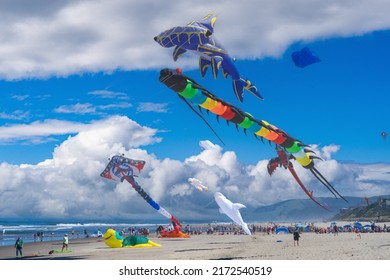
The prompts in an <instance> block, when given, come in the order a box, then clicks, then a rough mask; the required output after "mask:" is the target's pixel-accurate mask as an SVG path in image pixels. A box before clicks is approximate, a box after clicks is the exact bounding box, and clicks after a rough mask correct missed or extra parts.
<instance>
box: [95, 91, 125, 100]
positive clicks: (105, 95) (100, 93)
mask: <svg viewBox="0 0 390 280" xmlns="http://www.w3.org/2000/svg"><path fill="white" fill-rule="evenodd" d="M88 94H90V95H95V96H99V97H101V98H115V99H129V96H128V95H127V94H126V93H124V92H116V91H110V90H95V91H91V92H88Z"/></svg>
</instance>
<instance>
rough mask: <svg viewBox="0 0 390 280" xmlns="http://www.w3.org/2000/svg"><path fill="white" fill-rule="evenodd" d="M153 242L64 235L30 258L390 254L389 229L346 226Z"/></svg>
mask: <svg viewBox="0 0 390 280" xmlns="http://www.w3.org/2000/svg"><path fill="white" fill-rule="evenodd" d="M149 239H151V240H152V241H154V242H156V243H159V244H161V245H162V246H161V247H154V248H115V249H114V248H110V247H108V246H107V245H106V244H105V243H104V240H103V238H86V239H74V240H72V239H70V241H69V248H68V250H70V252H63V253H61V252H54V253H53V254H49V251H51V250H61V247H62V242H61V241H47V242H35V243H27V244H25V245H24V248H23V254H24V257H23V259H25V260H390V233H389V232H381V233H362V234H361V238H360V237H359V236H358V235H357V234H356V233H347V232H342V233H339V234H338V235H337V236H335V235H334V234H332V233H325V234H316V233H312V232H308V233H306V232H304V233H302V234H301V239H300V241H299V246H294V241H293V236H292V234H265V233H255V235H254V236H253V237H251V236H248V235H233V234H224V235H220V234H212V235H207V234H201V235H192V236H191V238H188V239H178V238H174V239H173V238H172V239H161V238H157V237H155V236H149ZM14 259H15V248H14V247H13V246H4V247H0V260H14Z"/></svg>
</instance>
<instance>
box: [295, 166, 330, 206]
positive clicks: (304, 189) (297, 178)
mask: <svg viewBox="0 0 390 280" xmlns="http://www.w3.org/2000/svg"><path fill="white" fill-rule="evenodd" d="M288 170H289V171H290V173H291V174H292V175H293V177H294V179H295V180H296V181H297V182H298V184H299V186H300V187H301V188H302V190H303V191H304V192H305V193H306V194H307V195H308V197H309V198H310V199H311V200H313V201H314V202H315V203H317V204H318V205H319V206H320V207H322V208H324V209H325V210H328V211H330V210H329V209H328V208H326V207H325V206H324V205H322V204H321V203H319V202H318V201H317V200H316V199H315V198H314V197H313V194H311V193H310V192H309V191H308V190H307V189H306V187H305V185H304V184H303V183H302V181H301V180H300V179H299V177H298V174H297V173H296V172H295V170H294V168H293V166H292V164H291V162H289V165H288Z"/></svg>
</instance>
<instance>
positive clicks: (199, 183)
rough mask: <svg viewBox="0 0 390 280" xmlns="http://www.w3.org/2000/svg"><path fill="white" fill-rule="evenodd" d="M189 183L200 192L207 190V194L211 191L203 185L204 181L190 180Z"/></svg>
mask: <svg viewBox="0 0 390 280" xmlns="http://www.w3.org/2000/svg"><path fill="white" fill-rule="evenodd" d="M188 183H190V184H191V185H193V186H194V187H195V188H197V189H198V190H199V191H203V190H205V191H206V192H208V191H209V188H208V187H206V186H205V185H203V183H202V181H200V180H199V179H196V178H188Z"/></svg>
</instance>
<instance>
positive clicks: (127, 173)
mask: <svg viewBox="0 0 390 280" xmlns="http://www.w3.org/2000/svg"><path fill="white" fill-rule="evenodd" d="M144 165H145V161H143V160H133V159H129V158H125V157H124V156H113V157H112V158H111V160H110V162H109V163H108V164H107V166H106V168H105V169H104V171H103V172H102V173H101V174H100V176H102V177H104V178H107V179H110V180H114V181H120V182H123V181H124V180H126V181H127V182H129V183H130V185H131V186H132V187H133V188H134V189H135V190H136V191H137V193H138V194H139V195H140V196H141V197H142V198H143V199H144V200H145V201H146V202H147V203H149V205H150V206H152V207H153V208H154V209H156V210H157V211H158V212H159V213H160V214H161V215H163V216H165V217H167V218H168V219H170V220H171V221H172V222H174V223H175V224H177V225H179V226H180V227H181V224H180V222H179V221H178V220H177V219H176V218H175V217H174V216H172V215H171V214H170V213H169V212H168V211H167V210H165V209H164V208H162V207H161V206H160V205H158V204H157V203H156V202H155V201H154V200H153V199H152V198H151V197H150V196H149V195H148V194H147V193H146V192H145V191H144V190H143V189H142V188H141V186H140V185H138V183H137V182H136V181H135V179H134V176H138V175H139V174H140V172H141V170H142V168H143V167H144Z"/></svg>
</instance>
